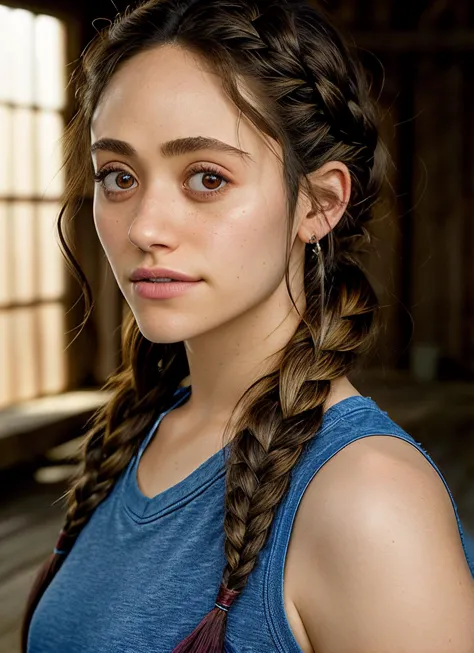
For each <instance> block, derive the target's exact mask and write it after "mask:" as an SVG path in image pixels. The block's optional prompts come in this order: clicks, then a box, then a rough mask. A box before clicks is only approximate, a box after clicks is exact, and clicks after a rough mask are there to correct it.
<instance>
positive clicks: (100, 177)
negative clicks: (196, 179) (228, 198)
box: [93, 163, 230, 197]
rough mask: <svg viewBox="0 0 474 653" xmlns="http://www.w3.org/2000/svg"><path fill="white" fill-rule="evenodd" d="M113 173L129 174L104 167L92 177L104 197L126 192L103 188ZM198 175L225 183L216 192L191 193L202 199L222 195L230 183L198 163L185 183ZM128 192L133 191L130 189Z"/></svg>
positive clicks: (209, 168) (214, 171) (209, 167)
mask: <svg viewBox="0 0 474 653" xmlns="http://www.w3.org/2000/svg"><path fill="white" fill-rule="evenodd" d="M113 172H117V173H118V172H123V173H125V174H130V173H129V172H127V171H126V170H124V169H123V168H119V167H117V166H106V167H105V168H102V170H99V172H97V173H95V174H94V175H93V178H94V181H95V182H96V183H97V184H100V185H101V186H102V190H103V191H104V193H105V195H106V196H107V197H110V196H113V195H125V194H126V193H127V191H126V190H123V191H112V190H108V189H107V188H106V187H105V183H104V182H105V179H106V178H107V177H108V176H109V175H110V174H111V173H113ZM199 173H207V174H211V175H214V176H215V177H219V178H220V179H221V180H222V181H225V182H226V183H225V186H223V188H219V189H217V190H211V191H207V192H199V191H191V192H192V193H194V194H197V195H199V196H200V197H203V196H204V197H212V196H214V195H218V194H220V193H223V192H224V190H225V188H226V186H227V184H229V183H230V180H229V179H228V178H227V177H224V175H221V174H220V172H219V170H218V169H217V168H214V167H213V166H211V165H210V164H208V163H207V164H204V163H199V164H197V165H195V166H193V167H192V168H191V170H190V171H189V175H188V179H187V181H188V180H189V179H190V178H191V177H193V176H194V175H196V174H199ZM130 176H131V177H133V175H131V174H130ZM134 179H135V178H134ZM130 190H134V189H133V188H131V189H130Z"/></svg>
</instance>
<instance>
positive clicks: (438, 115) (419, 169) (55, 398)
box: [0, 0, 474, 653]
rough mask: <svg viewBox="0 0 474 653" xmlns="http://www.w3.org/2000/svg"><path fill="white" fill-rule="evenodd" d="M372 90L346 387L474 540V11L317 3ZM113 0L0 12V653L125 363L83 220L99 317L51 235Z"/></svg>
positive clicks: (465, 4) (118, 303)
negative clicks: (362, 264)
mask: <svg viewBox="0 0 474 653" xmlns="http://www.w3.org/2000/svg"><path fill="white" fill-rule="evenodd" d="M327 6H328V8H329V9H330V11H331V12H332V13H333V14H334V15H335V16H336V18H337V19H338V21H339V24H340V25H342V26H343V27H344V28H345V29H346V30H347V31H348V32H349V34H350V35H351V36H352V38H353V40H354V42H355V43H356V44H357V46H358V47H359V49H360V54H361V56H362V59H363V62H364V64H365V66H366V68H367V70H368V71H369V74H370V76H371V79H372V86H373V92H374V95H375V96H376V97H378V98H379V105H380V108H381V113H382V116H383V124H382V130H383V137H384V139H385V141H386V143H387V145H388V147H389V149H390V153H391V156H392V160H393V162H392V165H391V167H390V186H391V187H388V188H387V190H386V193H385V197H384V201H383V203H382V204H381V206H380V208H379V209H378V212H377V216H376V220H375V223H374V227H373V231H374V236H375V240H374V244H375V251H374V253H373V254H372V255H371V256H370V258H369V260H368V261H367V262H366V265H367V267H368V270H369V273H370V277H371V280H372V283H373V284H374V286H375V288H376V290H377V292H378V294H379V297H380V299H381V303H382V305H383V313H384V318H385V326H384V328H383V330H382V332H381V334H380V338H379V344H378V346H377V348H376V349H375V351H374V354H373V355H372V357H371V358H370V360H368V361H367V363H366V365H365V367H364V369H363V370H361V371H360V372H358V373H357V374H356V375H354V378H353V379H352V380H353V382H354V383H355V384H356V386H357V387H358V388H359V390H360V391H361V392H362V393H363V394H366V395H368V396H371V397H372V398H373V399H375V400H376V401H377V402H378V403H379V405H380V406H381V407H382V408H383V409H384V410H386V411H387V412H388V413H389V415H390V416H391V417H392V418H393V419H394V420H395V421H397V422H398V423H400V424H401V425H402V426H403V428H405V429H406V430H407V431H408V432H410V433H411V434H412V435H413V436H414V437H415V439H416V440H417V441H418V442H421V443H422V444H423V446H424V447H425V449H426V450H427V451H428V452H429V454H430V455H431V456H432V458H433V459H434V460H435V462H436V463H437V465H438V466H439V467H440V469H441V471H442V472H443V473H444V475H445V477H446V479H447V481H448V483H449V485H450V487H451V490H452V492H453V494H454V497H455V500H456V502H457V504H458V508H459V513H460V516H461V520H462V522H463V524H464V527H465V529H466V530H467V531H471V532H473V533H474V486H473V482H474V289H473V285H474V220H473V215H474V97H473V89H474V86H473V75H474V65H473V64H474V4H473V3H472V2H471V1H470V0H418V2H413V1H408V0H328V2H327ZM125 7H126V3H125V2H120V1H119V0H116V2H115V3H113V2H111V1H110V0H109V1H108V2H102V1H98V0H95V1H94V2H91V3H89V2H87V3H86V2H82V3H78V2H74V1H72V0H43V1H41V0H36V1H32V2H29V1H24V2H22V1H20V0H18V1H17V2H15V1H13V2H8V1H4V0H0V652H5V653H16V652H17V651H18V629H19V620H20V615H21V611H22V609H23V606H24V602H25V599H26V594H27V591H28V588H29V586H30V585H31V582H32V579H33V576H34V573H35V570H36V569H37V567H38V565H39V564H40V562H41V561H42V560H43V559H44V558H45V557H46V556H47V555H48V553H49V552H50V551H51V549H52V547H53V545H54V542H55V539H56V535H57V532H58V530H59V528H60V525H61V519H62V514H63V503H62V502H61V501H60V500H59V498H60V497H61V495H62V494H63V492H64V490H65V489H66V487H67V480H68V478H69V477H70V474H71V471H72V470H73V469H74V467H73V464H72V463H71V460H70V457H71V455H72V454H73V453H74V451H75V448H76V446H77V441H78V439H79V438H81V436H82V434H83V433H84V431H85V426H86V422H87V420H88V418H89V417H90V416H91V414H92V412H93V411H94V409H95V408H97V407H98V406H99V405H100V404H101V403H102V402H104V401H105V400H106V397H105V396H104V395H103V393H102V392H101V390H100V388H101V385H102V384H103V382H104V380H105V379H106V378H107V376H108V375H109V374H110V373H111V372H113V370H114V369H115V368H116V366H117V364H118V361H119V358H120V325H121V320H122V315H123V310H124V307H123V302H122V299H121V296H120V295H119V292H118V290H117V288H116V287H115V282H114V280H113V279H112V275H111V273H110V271H109V269H108V266H107V262H106V260H105V258H104V255H103V253H102V250H101V248H100V244H99V242H98V239H97V237H96V234H95V230H94V226H93V221H92V210H91V206H92V202H91V197H86V198H85V201H84V205H83V208H82V210H81V213H80V214H79V215H77V216H76V218H75V222H74V226H73V233H74V241H75V247H76V253H77V256H78V258H79V261H80V262H81V265H82V267H83V269H84V270H85V272H86V274H87V276H88V279H89V282H90V283H91V286H92V288H93V291H94V296H95V300H96V308H95V309H94V312H93V315H92V318H91V320H90V321H89V323H88V324H87V326H86V328H85V329H84V330H83V331H82V332H81V333H80V335H78V331H79V329H78V327H79V325H80V323H81V321H82V318H83V310H84V304H83V302H82V300H81V296H80V290H79V287H78V286H77V284H76V282H75V281H74V280H73V279H72V278H71V277H70V275H69V273H68V272H67V271H66V269H65V266H64V264H63V260H62V257H61V254H60V251H59V248H58V246H57V242H56V234H55V230H54V223H55V220H56V217H57V214H58V211H59V207H60V200H61V193H62V191H63V187H64V181H65V178H64V173H63V172H62V171H61V170H60V168H61V148H60V145H59V143H58V139H59V138H60V137H61V134H62V132H63V130H64V127H65V125H66V124H67V123H68V121H69V120H70V118H71V117H72V116H73V114H74V96H73V89H71V88H68V79H69V76H70V73H71V72H72V69H73V67H74V65H75V63H76V62H77V59H78V57H79V56H80V53H81V52H82V50H83V49H84V47H85V46H86V45H87V43H89V41H90V40H91V38H93V36H94V35H95V34H96V30H97V29H100V28H101V27H102V26H104V25H105V24H106V23H107V21H109V20H113V18H114V17H115V15H116V13H117V11H123V10H124V9H125Z"/></svg>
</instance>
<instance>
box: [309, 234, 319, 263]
mask: <svg viewBox="0 0 474 653" xmlns="http://www.w3.org/2000/svg"><path fill="white" fill-rule="evenodd" d="M309 244H310V245H313V244H314V247H313V254H314V255H315V256H316V258H319V257H320V256H321V245H320V244H319V240H318V238H317V236H316V234H313V235H312V236H311V238H310V239H309Z"/></svg>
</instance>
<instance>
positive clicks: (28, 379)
mask: <svg viewBox="0 0 474 653" xmlns="http://www.w3.org/2000/svg"><path fill="white" fill-rule="evenodd" d="M11 314H12V331H11V357H12V361H13V374H12V376H13V379H14V400H15V401H23V400H26V399H32V398H34V397H36V396H37V395H38V390H39V387H38V347H37V344H36V338H35V327H36V326H37V325H36V324H35V309H34V308H30V307H28V308H26V307H25V308H16V309H14V310H12V311H11Z"/></svg>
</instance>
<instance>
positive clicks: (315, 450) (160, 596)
mask: <svg viewBox="0 0 474 653" xmlns="http://www.w3.org/2000/svg"><path fill="white" fill-rule="evenodd" d="M190 391H191V390H190V387H187V388H179V389H178V390H177V393H176V395H175V397H174V400H175V401H174V403H173V405H172V406H171V407H170V408H169V409H168V410H166V411H164V412H163V413H162V414H161V415H159V416H158V418H157V420H156V421H155V422H154V424H153V425H152V427H151V429H150V432H149V433H148V435H147V437H145V439H144V441H143V443H142V445H141V447H140V449H139V451H138V453H137V455H136V456H135V457H134V458H133V459H132V460H131V461H130V463H129V465H128V467H127V469H126V470H125V471H124V472H123V474H122V475H121V477H120V478H119V480H118V481H117V483H116V485H115V486H114V488H113V490H112V492H111V493H110V495H109V496H108V497H107V499H106V500H105V501H103V502H102V503H101V504H100V505H99V506H98V507H97V509H96V510H95V512H94V513H93V515H92V517H91V519H90V521H89V522H88V524H87V525H86V526H85V528H84V529H83V530H82V532H81V533H80V535H79V537H78V539H77V541H76V543H75V545H74V547H73V549H72V551H71V552H70V553H69V555H68V556H67V558H66V560H65V562H64V564H63V565H62V567H61V569H60V571H59V572H58V574H57V575H56V577H55V578H54V579H53V581H52V583H51V585H50V586H49V588H48V589H47V590H46V592H45V594H44V595H43V597H42V599H41V601H40V603H39V605H38V607H37V609H36V611H35V613H34V615H33V620H32V623H31V627H30V632H29V645H28V653H58V652H59V651H61V652H67V653H99V651H100V653H118V651H120V653H152V652H153V653H171V651H172V650H173V648H174V647H175V646H176V645H177V644H178V643H179V642H180V641H181V640H182V639H183V638H184V637H185V636H186V635H188V634H189V633H190V632H191V631H192V630H193V629H194V628H195V626H196V625H197V624H198V623H199V622H200V621H201V619H202V618H203V616H204V615H205V614H207V613H208V612H209V611H210V610H211V609H212V608H213V607H214V602H215V599H216V596H217V592H218V590H219V585H220V582H221V576H222V571H223V569H224V566H225V562H226V561H225V556H224V532H223V520H224V508H223V503H224V490H225V466H224V465H225V454H226V451H227V450H228V447H225V448H224V449H221V450H220V451H219V452H217V453H216V454H215V455H213V456H212V457H211V458H209V459H208V460H207V461H205V462H204V463H203V464H202V465H201V466H200V467H199V468H198V469H196V470H194V472H192V473H191V474H190V475H189V476H188V477H187V478H185V479H184V480H182V481H181V482H179V483H177V484H176V485H174V486H173V487H171V488H169V489H167V490H165V491H164V492H161V493H160V494H158V495H157V496H155V497H153V498H148V497H146V496H145V495H144V494H143V493H142V492H141V490H140V488H139V486H138V483H137V468H138V463H139V460H140V458H141V456H142V454H143V451H144V450H145V447H146V446H147V444H148V443H149V442H150V440H151V438H152V437H153V434H154V433H155V431H156V428H157V426H158V425H159V423H160V420H161V419H162V418H163V417H164V416H165V415H166V414H167V413H168V412H170V411H171V410H172V409H173V408H175V407H176V406H178V405H180V404H182V403H184V402H185V401H186V399H187V398H188V397H189V396H190ZM370 435H390V436H394V437H397V438H401V439H402V440H405V441H406V442H409V443H411V444H412V445H413V446H414V447H416V448H417V449H418V450H419V451H421V452H422V453H423V455H424V456H425V457H426V458H427V459H428V460H429V462H430V463H431V464H432V465H433V467H434V468H435V469H436V471H437V472H438V473H439V475H440V476H441V479H442V480H443V482H444V484H445V486H446V489H447V491H448V492H449V495H450V497H451V501H452V503H453V508H454V511H455V514H456V518H457V522H458V526H459V532H460V537H461V541H462V544H463V547H464V551H465V554H466V559H467V560H468V564H469V566H470V569H471V572H472V574H473V576H474V561H470V560H469V554H468V552H467V550H466V546H465V541H464V533H463V530H462V526H461V522H460V520H459V515H458V511H457V507H456V504H455V502H454V499H453V496H452V494H451V492H450V490H449V488H448V486H447V484H446V481H445V480H444V478H443V476H442V475H441V472H440V471H439V469H438V468H437V467H436V465H435V463H434V462H433V461H432V460H431V458H430V457H429V455H428V454H427V453H426V452H425V451H424V450H423V449H422V447H421V445H420V444H419V443H417V442H415V440H414V439H413V438H412V437H411V436H410V435H408V434H407V433H406V432H405V431H403V430H402V429H401V428H400V427H399V426H397V424H395V423H394V422H393V421H392V420H391V419H390V418H389V417H388V415H387V413H385V412H383V411H382V410H381V409H380V408H379V407H378V406H377V404H376V403H375V402H374V401H373V400H372V399H371V398H370V397H360V396H355V397H349V398H348V399H345V400H343V401H341V402H339V403H338V404H336V405H334V406H332V407H331V408H329V410H328V411H327V412H326V413H325V415H324V417H323V422H322V424H321V427H320V429H319V430H318V434H317V437H315V438H314V439H313V440H312V441H311V442H310V443H309V445H308V447H307V448H306V449H305V452H304V454H303V455H302V457H301V458H300V460H299V461H298V463H297V465H296V466H295V467H294V469H293V471H292V475H291V481H290V487H289V491H288V493H287V494H286V496H285V498H284V499H283V501H282V503H281V504H280V506H279V508H278V509H277V511H276V514H275V518H274V522H273V525H272V529H271V534H270V536H269V539H268V540H267V543H266V545H265V546H264V548H263V549H262V551H261V553H260V556H259V559H258V563H257V565H256V567H255V569H254V570H253V572H252V573H251V574H250V577H249V580H248V584H247V586H246V588H245V590H244V591H243V592H242V594H241V596H239V597H238V598H237V600H236V602H235V603H234V605H233V606H232V609H231V610H230V612H229V615H228V625H227V632H226V641H225V651H226V653H256V652H257V651H258V653H277V652H279V653H301V648H300V647H299V645H298V643H297V641H296V639H295V638H294V636H293V633H292V631H291V628H290V625H289V623H288V621H287V617H286V612H285V607H284V598H283V574H284V565H285V557H286V552H287V548H288V544H289V540H290V535H291V531H292V525H293V521H294V518H295V516H296V511H297V509H298V505H299V503H300V501H301V499H302V496H303V494H304V492H305V489H306V488H307V486H308V484H309V483H310V481H311V480H312V478H313V477H314V475H315V474H316V473H317V472H318V471H319V469H321V467H322V466H323V465H324V464H325V463H326V462H327V461H328V460H329V459H330V458H332V457H333V456H334V455H336V454H337V453H338V452H339V451H340V450H341V449H343V448H344V447H345V446H347V445H348V444H350V443H351V442H354V441H355V440H358V439H360V438H364V437H367V436H370Z"/></svg>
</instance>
